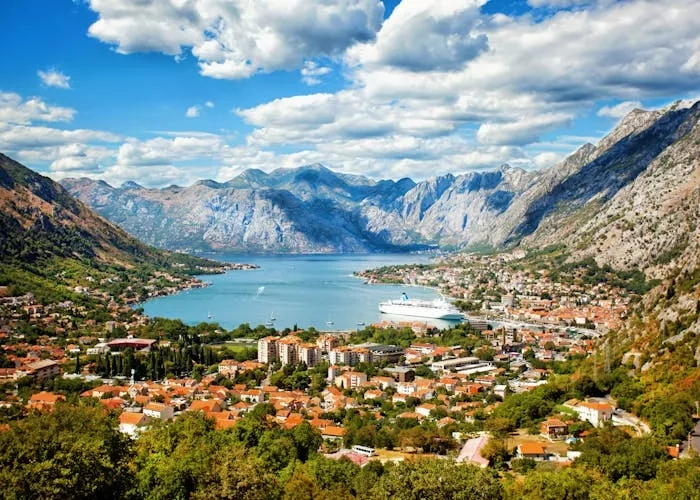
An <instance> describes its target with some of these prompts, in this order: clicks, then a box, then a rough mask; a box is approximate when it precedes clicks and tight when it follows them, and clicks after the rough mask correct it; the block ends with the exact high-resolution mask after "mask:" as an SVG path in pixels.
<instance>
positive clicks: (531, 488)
mask: <svg viewBox="0 0 700 500" xmlns="http://www.w3.org/2000/svg"><path fill="white" fill-rule="evenodd" d="M594 484H595V481H594V478H593V476H592V475H590V474H587V473H586V471H585V470H583V469H580V468H575V467H570V468H567V469H563V470H557V471H538V470H535V471H531V472H530V473H528V474H527V476H525V481H524V483H522V484H521V485H519V487H516V489H515V491H512V492H510V493H511V495H510V497H511V498H522V499H523V500H588V498H589V495H590V490H591V488H592V487H593V485H594Z"/></svg>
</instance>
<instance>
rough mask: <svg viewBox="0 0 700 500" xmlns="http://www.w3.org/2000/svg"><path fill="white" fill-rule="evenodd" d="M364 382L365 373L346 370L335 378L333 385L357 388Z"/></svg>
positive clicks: (365, 378) (365, 379)
mask: <svg viewBox="0 0 700 500" xmlns="http://www.w3.org/2000/svg"><path fill="white" fill-rule="evenodd" d="M365 382H367V374H366V373H361V372H354V371H347V372H345V373H343V374H342V375H340V376H339V377H338V378H336V380H335V385H337V386H338V387H341V388H343V389H357V388H358V387H359V386H360V385H361V384H364V383H365Z"/></svg>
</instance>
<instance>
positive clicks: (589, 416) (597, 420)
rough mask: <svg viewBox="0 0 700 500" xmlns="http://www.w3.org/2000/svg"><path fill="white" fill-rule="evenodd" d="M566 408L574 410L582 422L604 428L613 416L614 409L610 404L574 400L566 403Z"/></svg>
mask: <svg viewBox="0 0 700 500" xmlns="http://www.w3.org/2000/svg"><path fill="white" fill-rule="evenodd" d="M564 406H566V407H567V408H571V409H572V410H574V411H575V412H576V413H577V414H578V418H579V419H580V420H585V421H587V422H589V423H590V424H591V425H592V426H594V427H602V426H603V424H604V423H605V422H607V421H608V420H611V419H612V416H613V407H612V406H611V405H610V404H608V403H599V402H594V401H577V400H575V399H572V400H569V401H567V402H566V403H564Z"/></svg>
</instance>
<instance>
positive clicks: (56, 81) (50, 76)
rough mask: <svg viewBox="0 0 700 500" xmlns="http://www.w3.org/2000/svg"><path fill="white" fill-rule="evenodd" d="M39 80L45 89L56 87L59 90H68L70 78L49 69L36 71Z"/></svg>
mask: <svg viewBox="0 0 700 500" xmlns="http://www.w3.org/2000/svg"><path fill="white" fill-rule="evenodd" d="M37 74H38V75H39V78H41V81H42V82H43V83H44V85H46V86H47V87H58V88H60V89H69V88H70V76H68V75H66V74H64V73H62V72H60V71H58V70H55V69H50V70H48V71H41V70H39V71H37Z"/></svg>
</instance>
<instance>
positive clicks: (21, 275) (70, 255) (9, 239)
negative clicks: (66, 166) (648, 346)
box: [0, 154, 220, 285]
mask: <svg viewBox="0 0 700 500" xmlns="http://www.w3.org/2000/svg"><path fill="white" fill-rule="evenodd" d="M71 262H72V263H73V264H69V263H71ZM71 265H72V266H73V267H72V269H73V271H75V269H76V267H75V266H87V267H103V268H106V267H109V266H111V267H112V268H115V269H116V268H121V269H138V268H142V267H146V266H148V267H149V268H150V269H168V270H173V272H175V273H176V274H177V273H180V272H181V271H187V270H188V269H193V268H194V267H195V266H204V267H220V266H219V265H218V264H217V263H213V262H211V261H205V260H204V259H197V258H194V257H190V256H186V255H180V254H172V253H170V252H165V251H162V250H157V249H155V248H152V247H149V246H147V245H144V244H143V243H141V242H140V241H138V240H137V239H135V238H134V237H132V236H130V235H129V234H127V233H126V232H125V231H124V230H123V229H121V228H119V227H118V226H117V225H115V224H114V223H112V222H109V221H107V220H105V219H104V218H103V217H101V216H99V215H98V214H96V213H95V212H94V211H93V210H91V209H89V208H88V207H87V206H85V205H84V204H83V203H82V202H80V201H78V200H76V199H75V198H73V197H72V196H71V195H70V194H69V193H68V191H66V190H65V189H64V188H63V187H62V186H61V185H60V184H58V183H56V182H54V181H52V180H51V179H49V178H47V177H44V176H42V175H39V174H38V173H36V172H34V171H32V170H30V169H28V168H26V167H24V166H23V165H21V164H19V163H17V162H16V161H14V160H12V159H11V158H8V157H7V156H5V155H3V154H0V281H2V283H1V284H3V285H6V284H14V282H16V281H18V280H19V281H22V280H26V279H33V277H36V276H41V275H46V276H44V277H45V278H50V276H48V275H47V273H50V272H51V271H52V270H53V271H58V270H60V269H65V268H66V267H70V266H71ZM30 275H31V276H30ZM13 276H14V278H13Z"/></svg>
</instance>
